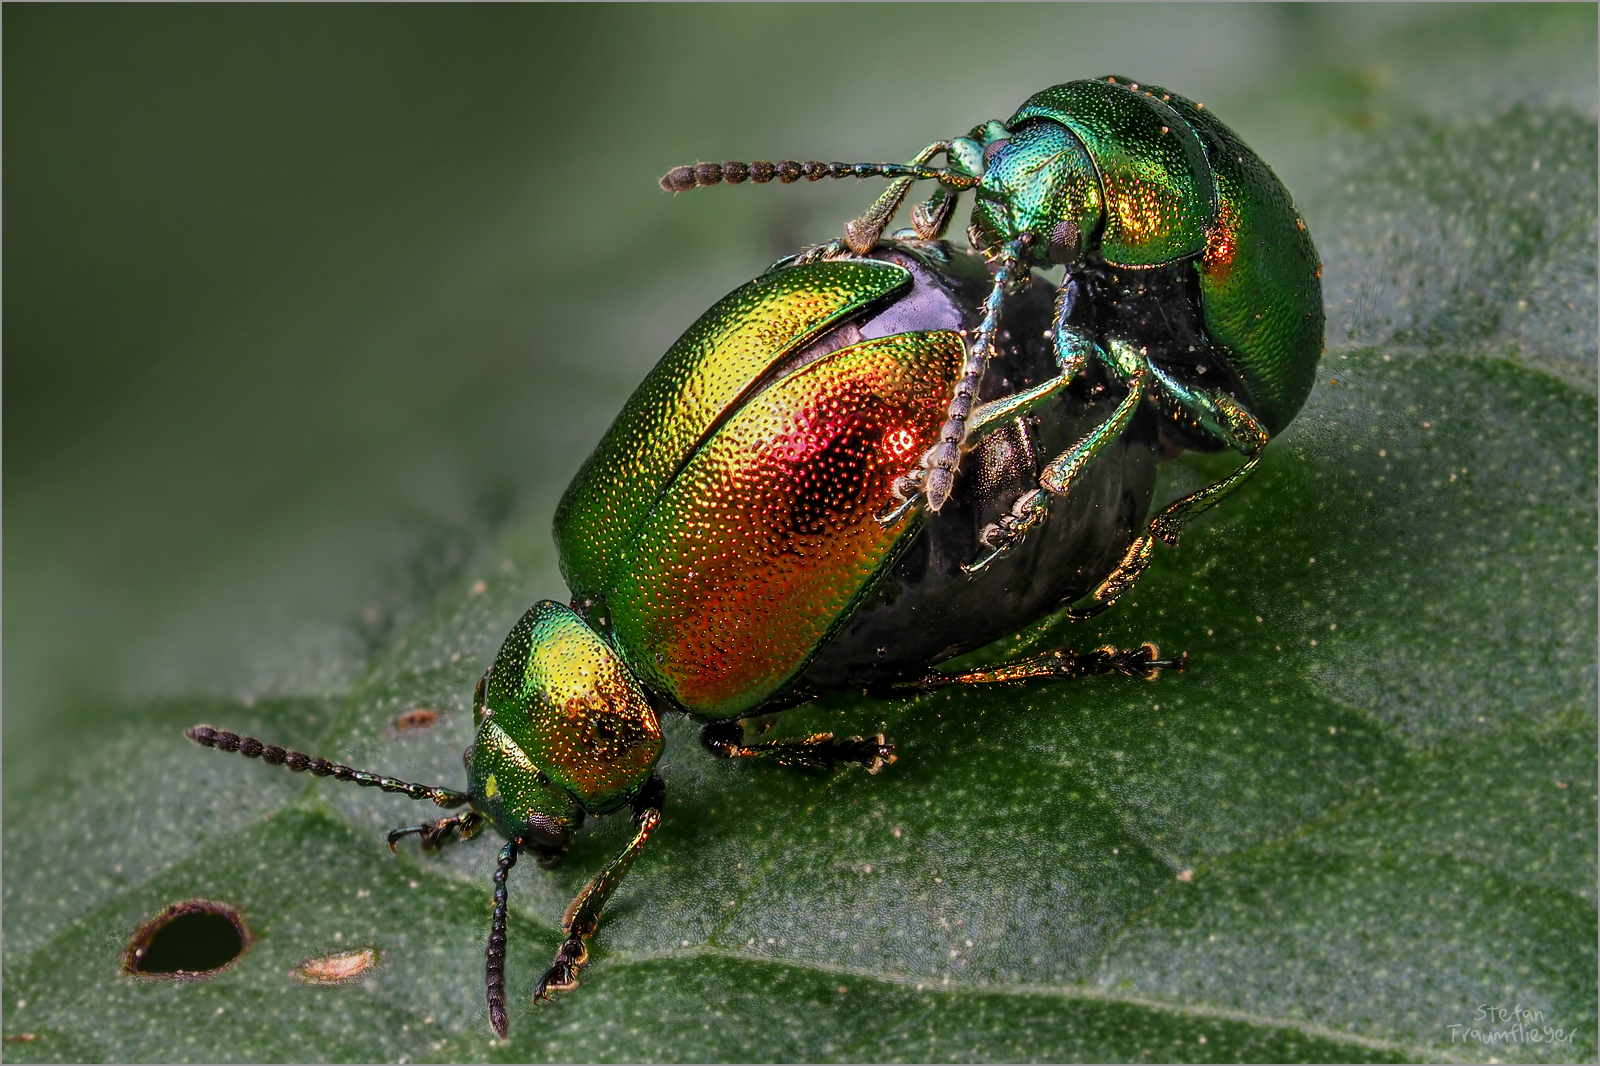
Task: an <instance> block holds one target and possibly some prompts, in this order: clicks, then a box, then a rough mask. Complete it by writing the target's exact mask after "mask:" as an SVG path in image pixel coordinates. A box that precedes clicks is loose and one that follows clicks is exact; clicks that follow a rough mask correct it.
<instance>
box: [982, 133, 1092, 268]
mask: <svg viewBox="0 0 1600 1066" xmlns="http://www.w3.org/2000/svg"><path fill="white" fill-rule="evenodd" d="M990 153H991V154H990V158H989V163H988V166H987V168H986V169H985V170H984V174H983V183H982V184H981V185H979V186H978V189H977V193H976V197H975V201H974V203H973V207H972V224H973V238H974V240H975V241H976V242H977V243H978V245H979V246H980V248H981V249H982V250H984V251H986V252H990V253H993V252H994V251H997V250H998V249H999V248H1000V247H1001V246H1002V245H1004V244H1005V243H1006V242H1007V241H1011V240H1014V239H1016V238H1017V237H1020V236H1022V235H1023V234H1025V233H1026V234H1030V235H1032V236H1033V238H1034V240H1033V243H1032V245H1031V247H1032V248H1033V250H1034V252H1033V254H1034V255H1035V257H1036V258H1037V259H1038V260H1039V261H1041V262H1044V261H1051V262H1063V263H1070V262H1073V261H1076V260H1077V259H1078V257H1079V256H1080V255H1081V254H1082V253H1083V250H1084V248H1085V246H1086V243H1087V241H1088V240H1089V239H1090V238H1091V237H1093V236H1095V235H1096V233H1097V232H1098V230H1099V228H1100V219H1101V213H1102V211H1101V205H1102V200H1101V192H1100V179H1099V176H1098V174H1097V173H1096V171H1095V166H1094V161H1093V160H1092V159H1090V158H1089V153H1088V151H1087V150H1085V148H1084V146H1083V144H1082V142H1080V141H1079V140H1078V138H1077V137H1075V136H1073V135H1072V133H1071V131H1069V130H1068V129H1067V128H1066V127H1065V126H1062V125H1061V124H1059V123H1056V122H1031V123H1028V124H1026V125H1024V126H1023V127H1022V128H1021V129H1019V130H1017V131H1016V132H1015V133H1014V134H1012V136H1011V137H1010V139H1008V140H1004V141H997V142H995V144H993V145H991V146H990Z"/></svg>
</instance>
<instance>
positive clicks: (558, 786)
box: [468, 600, 662, 847]
mask: <svg viewBox="0 0 1600 1066" xmlns="http://www.w3.org/2000/svg"><path fill="white" fill-rule="evenodd" d="M474 703H475V707H474V718H475V719H476V721H477V723H478V736H477V740H476V742H475V743H474V744H473V747H472V750H471V751H469V752H468V775H469V777H470V779H471V781H472V795H473V800H474V803H475V804H477V805H479V806H481V807H482V809H483V810H484V811H485V813H487V814H489V816H490V817H491V818H493V819H494V820H495V822H496V824H497V825H498V826H499V827H500V829H501V831H502V832H504V833H505V834H506V835H507V836H526V837H529V838H531V839H533V840H537V841H542V842H544V843H545V844H546V845H547V846H551V847H559V846H563V845H564V844H565V842H566V838H567V837H568V836H570V834H571V831H572V830H573V829H575V828H576V827H577V826H578V824H579V823H581V822H582V821H583V816H584V813H585V812H587V813H589V814H605V813H607V812H609V811H613V810H616V809H617V808H618V807H621V806H622V805H624V804H625V803H627V802H628V800H629V799H630V798H631V797H632V796H633V795H634V794H635V793H636V792H637V791H638V790H639V788H640V787H641V786H643V784H644V783H645V781H646V780H648V778H649V777H650V771H651V769H652V768H654V766H655V763H656V760H657V759H658V758H660V756H661V750H662V739H661V726H660V724H659V723H658V722H657V721H656V715H655V711H654V709H653V708H652V707H651V705H650V701H649V699H648V698H647V697H646V696H645V693H644V690H643V688H641V687H640V685H639V682H638V680H637V679H635V678H634V676H633V674H632V672H631V671H629V669H628V668H627V666H626V665H625V664H624V663H623V662H622V660H621V659H619V658H618V657H617V654H616V652H614V651H612V650H611V647H610V646H609V645H608V644H606V643H605V641H603V640H601V639H600V638H599V636H597V635H596V634H595V632H594V631H593V630H592V629H590V628H589V627H588V626H587V625H585V624H584V622H583V620H582V619H581V618H579V617H578V616H577V615H576V614H574V613H573V612H572V611H571V610H570V609H569V608H567V607H565V606H563V605H562V604H559V603H555V602H553V601H551V600H545V601H543V602H541V603H537V604H535V605H534V606H533V607H532V608H531V609H530V610H529V611H528V613H527V614H525V615H523V616H522V620H521V621H519V622H518V623H517V624H516V626H515V627H514V628H513V629H512V630H511V633H510V635H509V636H507V637H506V641H505V644H503V645H502V646H501V648H500V654H499V655H498V656H497V657H496V658H495V661H494V665H493V666H492V667H490V668H489V672H488V673H487V674H485V675H484V678H483V680H482V681H480V682H479V684H478V695H477V697H476V699H475V700H474Z"/></svg>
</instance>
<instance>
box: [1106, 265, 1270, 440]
mask: <svg viewBox="0 0 1600 1066" xmlns="http://www.w3.org/2000/svg"><path fill="white" fill-rule="evenodd" d="M1075 276H1076V277H1078V278H1079V279H1080V281H1081V282H1082V283H1083V284H1084V286H1085V288H1086V289H1087V290H1088V293H1089V298H1088V300H1087V301H1085V302H1086V304H1087V307H1086V309H1085V314H1084V315H1083V319H1084V327H1085V328H1086V329H1087V331H1088V332H1090V333H1091V334H1093V335H1094V336H1095V337H1096V339H1097V340H1099V341H1100V342H1101V343H1104V342H1105V340H1106V339H1108V338H1111V337H1120V338H1123V339H1124V340H1127V341H1130V342H1132V343H1133V344H1135V345H1137V346H1140V347H1144V348H1145V349H1147V350H1148V352H1149V355H1150V361H1151V362H1152V363H1154V364H1155V365H1156V366H1158V367H1160V368H1161V370H1162V371H1163V372H1164V373H1166V374H1168V375H1169V376H1171V377H1172V378H1173V379H1174V380H1176V381H1179V382H1181V383H1183V384H1185V385H1190V386H1193V387H1196V388H1213V389H1214V388H1221V389H1223V390H1224V391H1225V392H1227V393H1229V394H1230V395H1232V396H1233V397H1234V398H1235V399H1237V400H1243V399H1245V395H1246V394H1245V392H1244V389H1243V385H1242V383H1241V382H1240V381H1239V379H1238V376H1237V375H1236V374H1235V373H1234V371H1233V369H1232V365H1231V364H1232V360H1231V359H1230V358H1229V357H1228V354H1227V352H1226V351H1224V350H1222V349H1221V348H1218V347H1217V346H1216V345H1215V344H1214V343H1213V342H1212V340H1211V338H1210V337H1209V336H1208V335H1207V333H1206V330H1205V325H1204V322H1205V318H1204V314H1203V311H1202V309H1201V308H1202V304H1201V299H1200V275H1199V273H1198V272H1197V271H1196V270H1195V261H1194V260H1193V259H1180V260H1178V261H1176V262H1173V263H1167V264H1165V265H1163V266H1158V267H1147V268H1143V269H1139V270H1133V269H1128V268H1119V267H1112V266H1107V265H1105V264H1103V263H1101V264H1096V265H1094V266H1090V267H1087V268H1085V269H1082V270H1080V271H1078V272H1077V274H1076V275H1075ZM1152 391H1153V390H1149V389H1147V390H1146V392H1147V394H1150V393H1152ZM1151 406H1153V407H1154V408H1155V411H1156V413H1157V415H1158V417H1159V420H1160V424H1161V434H1162V436H1163V437H1164V438H1165V439H1166V441H1167V442H1169V443H1170V444H1172V445H1175V446H1176V447H1179V448H1186V449H1189V450H1190V451H1201V452H1214V451H1218V450H1220V449H1222V448H1223V447H1224V445H1223V443H1222V442H1221V441H1220V440H1218V439H1217V437H1216V435H1215V434H1213V433H1211V432H1209V431H1208V430H1205V429H1203V428H1201V427H1200V425H1199V424H1198V423H1197V422H1195V421H1194V418H1193V416H1192V415H1190V414H1189V413H1188V412H1186V411H1185V410H1184V409H1183V408H1182V407H1181V406H1179V405H1178V404H1177V403H1175V402H1173V401H1172V400H1171V399H1170V398H1167V397H1166V396H1165V395H1164V394H1162V393H1161V392H1160V391H1159V390H1155V391H1154V403H1153V405H1151Z"/></svg>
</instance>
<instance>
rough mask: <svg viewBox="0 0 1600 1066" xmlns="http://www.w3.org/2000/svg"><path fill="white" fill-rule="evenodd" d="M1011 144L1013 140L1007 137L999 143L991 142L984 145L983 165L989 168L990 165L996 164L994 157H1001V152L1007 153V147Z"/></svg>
mask: <svg viewBox="0 0 1600 1066" xmlns="http://www.w3.org/2000/svg"><path fill="white" fill-rule="evenodd" d="M1010 143H1011V138H1009V137H1005V138H1002V139H1000V140H998V141H991V142H990V143H988V144H986V145H984V147H983V165H984V166H985V167H987V166H988V165H989V164H990V163H993V162H994V157H995V156H997V155H999V154H1000V153H1001V152H1003V151H1005V149H1006V146H1007V145H1009V144H1010Z"/></svg>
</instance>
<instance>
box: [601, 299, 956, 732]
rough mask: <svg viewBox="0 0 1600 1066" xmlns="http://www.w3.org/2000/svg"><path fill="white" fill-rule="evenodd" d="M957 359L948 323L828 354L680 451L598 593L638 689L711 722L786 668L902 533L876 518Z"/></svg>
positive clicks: (758, 699)
mask: <svg viewBox="0 0 1600 1066" xmlns="http://www.w3.org/2000/svg"><path fill="white" fill-rule="evenodd" d="M963 355H964V350H963V347H962V342H961V338H960V336H959V335H957V334H955V333H953V332H949V331H934V332H926V333H909V334H900V335H897V336H891V337H883V338H879V339H875V340H868V341H863V342H861V343H859V344H856V345H853V346H850V347H847V348H843V349H840V350H838V351H836V352H832V353H830V354H828V355H826V356H824V357H823V358H822V359H819V360H817V361H816V362H813V363H810V364H808V365H806V366H804V367H802V368H801V369H799V370H798V371H796V372H795V373H794V374H792V375H791V376H789V377H788V378H785V379H784V380H782V381H780V382H779V383H777V384H775V385H773V386H771V387H770V388H767V389H766V390H765V391H763V392H762V394H761V400H760V402H759V403H752V404H748V405H746V406H744V407H742V408H740V409H739V410H738V411H736V412H734V413H733V414H732V415H730V416H729V417H728V419H727V421H726V422H724V423H723V424H722V426H721V427H719V428H718V429H717V431H716V432H715V433H714V434H713V435H712V436H711V437H710V439H708V440H707V441H706V442H705V443H704V445H703V446H702V447H700V448H699V449H698V450H697V451H696V452H695V454H694V455H693V456H692V457H691V458H690V459H689V462H688V464H687V465H686V466H685V467H684V469H683V471H682V472H681V473H680V474H679V475H678V476H677V477H676V478H674V479H673V482H672V484H671V485H670V486H669V487H668V488H667V490H666V492H665V493H664V494H663V495H662V497H661V499H660V501H659V502H658V503H657V505H656V506H655V508H654V509H653V510H652V511H651V512H650V514H649V516H648V517H647V518H646V519H645V521H644V522H643V523H642V524H641V526H640V527H639V530H638V534H637V536H636V537H635V538H633V540H632V542H631V547H630V548H629V549H627V550H625V551H624V552H623V554H622V557H621V559H620V562H619V565H618V566H617V567H616V568H615V575H614V580H613V581H611V582H610V583H609V586H610V587H609V588H608V589H607V590H606V599H607V601H608V604H609V608H610V616H611V621H612V625H613V633H614V639H615V642H616V645H617V648H618V650H619V651H620V652H621V653H622V655H623V657H624V658H625V659H626V660H627V662H628V664H629V665H630V666H631V667H632V668H633V669H634V670H635V671H636V672H637V673H638V674H639V675H640V676H641V677H642V678H644V679H645V682H646V684H647V685H648V686H649V687H650V688H652V689H654V690H656V691H658V692H662V693H665V694H667V695H668V696H670V697H671V698H672V699H673V700H675V701H676V702H677V703H678V704H680V705H681V706H682V707H684V708H685V709H686V710H688V711H690V712H693V713H695V714H702V715H706V716H708V717H727V716H731V715H734V714H737V713H739V712H741V711H744V710H747V709H749V708H751V707H755V706H758V705H760V704H761V703H762V702H764V701H765V700H767V699H768V698H769V697H770V696H772V695H773V694H774V693H776V692H778V691H779V690H780V689H782V688H783V687H784V686H785V685H787V684H788V683H789V681H791V680H792V679H793V678H794V677H795V676H796V675H797V674H798V673H799V671H800V670H801V668H802V667H804V665H805V664H806V663H807V662H808V661H809V660H810V658H811V657H812V655H813V654H814V653H815V651H816V649H817V648H818V647H819V646H820V645H821V644H822V643H823V642H824V641H825V640H826V639H827V638H828V636H829V635H830V634H831V633H832V632H833V630H834V629H835V628H836V627H837V625H838V624H839V623H840V621H841V620H843V619H847V618H849V616H850V614H851V611H852V610H853V609H854V607H855V605H856V604H857V603H858V602H859V601H860V599H861V597H862V596H863V595H864V594H865V593H866V592H867V591H868V590H870V588H871V587H872V586H873V584H874V582H875V581H876V580H877V578H878V577H879V576H880V575H881V574H882V573H883V572H884V571H885V569H886V568H887V566H888V564H889V562H891V561H892V558H893V555H894V553H895V551H896V550H897V548H898V547H899V546H900V544H901V543H902V541H903V540H904V538H905V537H906V536H907V535H908V534H909V533H911V532H912V531H914V530H915V528H916V523H915V521H914V520H913V519H911V518H907V519H904V520H902V521H901V522H899V523H897V524H896V525H893V526H891V527H890V528H887V529H886V528H884V527H883V526H882V525H880V524H879V522H878V521H877V518H876V515H877V514H878V513H879V512H880V511H881V510H883V508H884V507H885V506H886V505H887V504H889V503H890V502H891V499H892V486H893V484H894V481H895V479H896V478H897V477H899V476H901V475H902V474H904V473H905V471H906V469H907V468H908V467H909V466H910V465H911V464H913V463H915V461H916V459H917V457H918V456H919V455H921V454H923V452H925V451H926V450H927V449H928V448H930V447H931V446H932V445H933V444H934V443H935V442H936V440H937V437H938V431H939V427H940V425H941V424H942V422H943V419H944V407H945V398H946V396H947V395H948V393H949V388H950V385H951V383H952V382H953V381H954V380H955V376H956V373H957V372H958V370H959V368H960V366H961V362H962V358H963Z"/></svg>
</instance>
